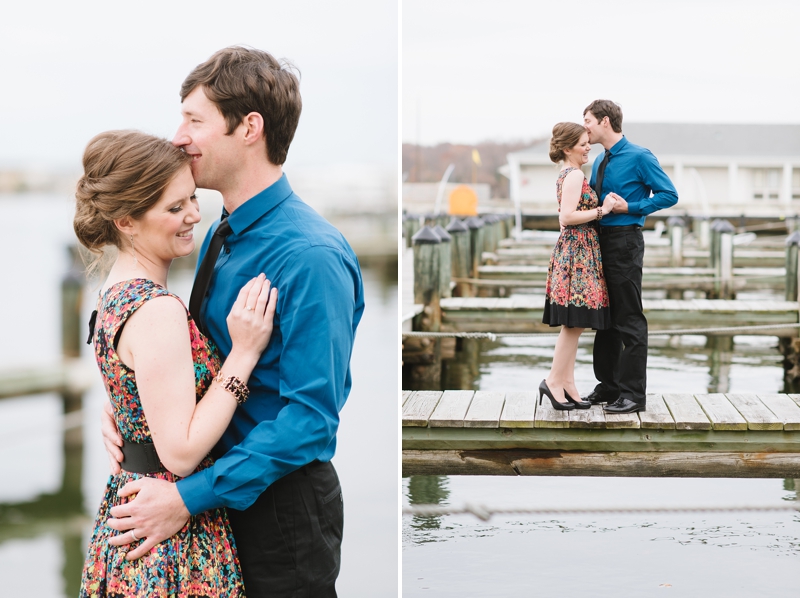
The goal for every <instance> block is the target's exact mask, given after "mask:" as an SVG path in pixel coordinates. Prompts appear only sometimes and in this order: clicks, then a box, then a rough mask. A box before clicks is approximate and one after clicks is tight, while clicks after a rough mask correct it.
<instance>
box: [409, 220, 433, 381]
mask: <svg viewBox="0 0 800 598" xmlns="http://www.w3.org/2000/svg"><path fill="white" fill-rule="evenodd" d="M413 241H414V303H417V304H422V305H424V306H425V307H424V309H423V312H422V314H420V316H418V320H417V322H416V323H418V326H415V328H416V329H417V330H421V331H427V332H438V331H439V329H440V328H441V324H442V310H441V306H440V304H439V299H440V289H441V277H440V274H439V260H440V256H441V248H440V245H441V243H442V240H441V239H440V238H439V235H437V234H436V232H434V230H433V229H432V228H430V227H428V226H424V227H422V228H421V229H420V230H419V231H418V232H417V234H415V235H414V238H413ZM411 340H412V339H408V340H407V341H406V342H405V343H404V345H406V346H407V347H408V348H409V349H411V350H414V349H416V351H413V354H412V353H411V352H408V353H405V352H404V354H403V363H404V364H405V363H408V364H409V367H410V368H411V373H412V376H413V378H414V380H415V381H417V383H421V384H422V385H423V387H424V388H438V386H439V384H440V382H441V379H442V359H441V343H440V342H439V341H438V339H428V338H423V339H413V340H418V341H419V342H417V343H415V342H409V341H411ZM412 345H413V346H412Z"/></svg>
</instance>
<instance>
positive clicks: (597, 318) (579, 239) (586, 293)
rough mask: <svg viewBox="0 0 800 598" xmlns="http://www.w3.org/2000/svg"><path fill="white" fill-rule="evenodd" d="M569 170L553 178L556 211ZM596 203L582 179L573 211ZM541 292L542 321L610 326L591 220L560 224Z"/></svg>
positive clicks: (596, 327) (605, 290) (572, 325)
mask: <svg viewBox="0 0 800 598" xmlns="http://www.w3.org/2000/svg"><path fill="white" fill-rule="evenodd" d="M573 170H575V168H573V167H570V168H566V169H564V170H563V171H562V172H561V174H560V175H559V177H558V180H557V181H556V196H557V198H558V207H559V212H560V211H561V189H562V186H563V183H564V178H565V177H566V176H567V175H568V174H569V173H570V172H572V171H573ZM597 204H598V201H597V195H596V194H595V192H594V190H593V189H592V188H591V187H590V186H589V183H588V181H587V180H586V178H584V179H583V187H582V189H581V197H580V200H579V201H578V207H577V210H578V211H585V210H594V209H595V208H597ZM545 295H546V297H545V303H544V314H543V316H542V322H543V323H544V324H549V325H550V326H562V325H563V326H569V327H572V328H594V329H595V330H605V329H607V328H610V327H611V309H610V307H609V303H608V289H607V288H606V280H605V277H604V276H603V262H602V259H601V257H600V244H599V243H598V240H597V229H596V228H595V224H594V221H590V222H586V223H584V224H574V225H570V226H565V227H564V230H563V231H562V232H561V235H560V236H559V237H558V241H556V245H555V247H554V248H553V254H552V256H551V257H550V268H549V269H548V272H547V287H546V291H545Z"/></svg>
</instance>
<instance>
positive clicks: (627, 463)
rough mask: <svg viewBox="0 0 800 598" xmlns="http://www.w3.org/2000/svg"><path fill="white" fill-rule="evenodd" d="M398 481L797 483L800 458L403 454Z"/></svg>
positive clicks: (688, 454) (774, 455)
mask: <svg viewBox="0 0 800 598" xmlns="http://www.w3.org/2000/svg"><path fill="white" fill-rule="evenodd" d="M403 475H404V476H410V475H541V476H604V477H703V478H798V477H800V453H753V452H724V453H708V452H700V453H698V452H681V453H673V452H663V453H658V452H626V453H616V452H603V453H598V452H569V451H557V450H555V451H530V450H513V451H512V450H499V451H498V450H495V451H492V450H477V451H454V450H437V451H415V450H404V451H403Z"/></svg>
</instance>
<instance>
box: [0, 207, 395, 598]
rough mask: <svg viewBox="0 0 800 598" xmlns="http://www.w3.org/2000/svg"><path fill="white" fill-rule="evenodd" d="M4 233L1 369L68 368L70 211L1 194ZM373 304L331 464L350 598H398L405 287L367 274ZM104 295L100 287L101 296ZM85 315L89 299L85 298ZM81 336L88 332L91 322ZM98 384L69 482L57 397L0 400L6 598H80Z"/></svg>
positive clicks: (180, 281) (177, 285) (98, 456)
mask: <svg viewBox="0 0 800 598" xmlns="http://www.w3.org/2000/svg"><path fill="white" fill-rule="evenodd" d="M0 207H2V209H3V210H4V214H5V219H6V222H7V223H8V222H13V223H16V225H15V226H8V227H7V231H6V234H5V235H3V236H1V237H0V251H2V253H3V255H5V256H7V259H6V260H5V261H4V263H3V269H2V280H3V287H2V290H3V292H2V293H1V294H0V331H2V337H1V338H2V339H3V341H4V342H3V343H2V344H0V364H2V365H0V368H2V369H13V368H14V367H19V366H26V365H28V366H30V365H35V364H39V363H54V362H57V361H58V360H60V355H61V353H60V352H61V349H60V347H61V345H60V343H61V341H60V315H59V314H60V311H59V310H60V307H59V300H60V298H59V293H60V281H61V277H62V276H63V274H64V272H65V271H66V268H67V266H68V259H67V254H66V251H65V249H64V247H65V245H66V244H67V243H70V242H72V239H73V235H72V231H71V214H72V206H71V204H70V201H69V200H68V199H67V198H61V197H54V196H33V195H31V196H24V197H17V198H8V197H0ZM174 274H175V276H172V277H171V279H170V289H171V290H173V291H175V292H176V293H178V294H179V295H180V296H181V297H183V298H184V299H185V300H186V301H188V296H189V290H190V286H191V278H190V276H188V275H187V274H186V273H185V272H183V273H182V272H180V271H179V270H176V271H175V272H174ZM364 282H365V295H366V303H367V308H366V310H365V313H364V318H363V320H362V322H361V325H360V326H359V330H358V336H357V339H356V345H355V348H354V353H353V359H352V370H353V381H354V382H353V389H352V393H351V395H350V398H349V399H348V402H347V404H346V405H345V407H344V410H343V411H342V420H341V426H340V430H339V435H338V441H339V442H338V450H337V454H336V457H335V458H334V464H335V465H336V468H337V470H338V472H339V477H340V479H341V482H342V487H343V490H344V500H345V537H344V544H343V548H342V572H341V575H340V577H339V581H338V583H337V587H338V590H339V593H340V595H342V596H356V597H357V596H363V597H365V598H366V597H370V598H371V597H374V596H376V597H382V596H396V594H397V584H398V573H397V561H398V543H399V542H398V529H397V510H398V469H397V416H396V405H397V385H398V380H397V360H398V350H397V343H396V342H395V340H396V338H397V286H396V285H397V283H396V275H387V274H386V273H385V272H383V271H379V270H371V269H368V270H365V271H364ZM94 292H95V293H96V291H94ZM85 295H86V298H85V305H84V309H83V310H82V313H83V315H84V321H85V320H86V319H88V315H89V313H90V311H91V306H90V305H91V303H92V302H93V292H91V291H87V292H86V293H85ZM82 329H86V324H85V322H84V323H82ZM82 359H83V360H84V361H86V363H87V365H88V366H89V367H90V368H94V369H93V373H94V374H95V378H94V379H95V384H94V385H93V387H92V389H91V390H90V392H89V393H88V394H87V395H86V396H85V397H84V408H83V414H84V415H83V422H84V423H83V426H84V449H83V459H82V463H81V464H79V466H78V467H77V468H75V467H72V468H71V469H70V471H73V470H78V471H79V470H80V468H81V466H82V470H83V475H81V476H80V479H77V480H76V479H69V478H68V479H67V480H62V476H63V474H64V471H65V463H64V454H63V451H62V439H63V430H62V423H63V416H62V414H61V400H60V398H59V397H58V396H56V395H54V394H43V395H38V396H31V397H24V398H19V399H7V400H0V596H3V597H5V596H9V597H15V598H16V597H17V596H25V597H26V598H28V597H30V598H57V597H60V596H74V595H76V594H77V585H78V584H79V582H80V572H81V568H82V565H83V559H84V551H85V548H86V545H87V544H88V540H89V533H90V531H91V525H92V523H93V518H94V514H95V512H96V510H97V506H98V505H99V502H100V499H101V497H102V495H103V490H104V488H105V483H106V479H107V475H108V463H107V460H106V456H105V451H104V449H103V446H102V441H101V439H100V433H99V423H98V421H99V414H100V409H101V406H102V404H103V402H104V401H105V400H106V399H105V396H104V392H103V389H102V383H101V382H100V377H99V373H97V370H96V366H95V365H94V363H93V360H94V358H93V356H92V355H91V354H90V353H89V347H88V346H86V347H85V350H84V354H83V356H82Z"/></svg>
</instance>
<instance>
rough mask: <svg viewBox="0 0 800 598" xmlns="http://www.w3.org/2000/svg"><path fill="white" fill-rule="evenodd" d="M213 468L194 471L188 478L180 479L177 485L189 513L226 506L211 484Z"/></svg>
mask: <svg viewBox="0 0 800 598" xmlns="http://www.w3.org/2000/svg"><path fill="white" fill-rule="evenodd" d="M210 478H211V468H210V467H209V468H208V469H204V470H203V471H198V472H197V473H193V474H192V475H190V476H189V477H188V478H184V479H182V480H178V482H177V483H176V486H177V487H178V492H179V493H180V495H181V498H182V499H183V504H185V505H186V508H187V509H188V511H189V513H191V514H192V515H199V514H200V513H202V512H203V511H208V510H210V509H218V508H219V507H222V506H224V505H223V504H222V502H221V501H220V500H219V498H217V495H216V494H214V490H213V488H212V486H211V480H210Z"/></svg>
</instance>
